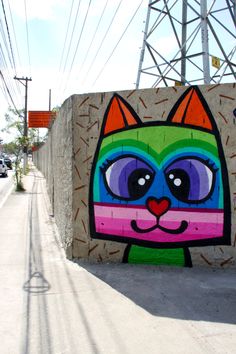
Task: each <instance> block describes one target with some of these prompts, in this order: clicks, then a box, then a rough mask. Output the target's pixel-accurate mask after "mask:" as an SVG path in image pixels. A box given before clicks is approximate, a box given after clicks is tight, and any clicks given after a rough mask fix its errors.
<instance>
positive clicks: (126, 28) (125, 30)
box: [93, 0, 143, 86]
mask: <svg viewBox="0 0 236 354" xmlns="http://www.w3.org/2000/svg"><path fill="white" fill-rule="evenodd" d="M142 3H143V0H141V2H140V4H139V5H138V7H137V9H136V10H135V12H134V14H133V16H132V17H131V19H130V21H129V23H128V24H127V26H126V27H125V29H124V31H123V33H122V35H121V36H120V38H119V40H118V42H117V43H116V45H115V47H114V48H113V50H112V52H111V54H110V55H109V57H108V58H107V60H106V62H105V64H104V65H103V67H102V69H101V70H100V72H99V74H98V76H97V77H96V79H95V80H94V82H93V86H94V85H95V83H96V82H97V80H98V79H99V77H100V76H101V74H102V72H103V70H104V69H105V67H106V65H107V63H108V62H109V60H110V59H111V57H112V55H113V54H114V52H115V50H116V48H117V47H118V45H119V43H120V41H121V40H122V38H123V37H124V35H125V33H126V32H127V30H128V28H129V26H130V24H131V23H132V21H133V19H134V18H135V16H136V14H137V12H138V10H139V8H140V6H141V5H142Z"/></svg>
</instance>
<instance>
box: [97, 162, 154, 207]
mask: <svg viewBox="0 0 236 354" xmlns="http://www.w3.org/2000/svg"><path fill="white" fill-rule="evenodd" d="M103 173H104V178H105V183H106V185H107V188H108V190H109V192H110V193H111V194H112V195H114V196H115V197H118V198H120V199H124V200H135V199H138V198H141V197H143V196H144V195H145V194H146V192H147V191H148V189H149V188H150V186H151V184H152V181H153V178H154V171H153V169H152V168H151V167H150V166H149V165H148V164H146V163H145V162H144V161H142V160H140V159H138V158H136V157H131V156H126V157H121V158H119V159H117V160H115V161H113V162H112V161H111V162H110V164H109V165H108V166H107V167H106V168H105V169H104V170H103Z"/></svg>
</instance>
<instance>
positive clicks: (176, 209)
mask: <svg viewBox="0 0 236 354" xmlns="http://www.w3.org/2000/svg"><path fill="white" fill-rule="evenodd" d="M94 205H95V206H102V207H109V208H120V209H126V210H127V209H135V210H137V209H143V210H145V209H146V207H145V206H142V205H134V204H132V205H131V204H120V205H119V206H117V204H112V203H98V202H95V203H94ZM171 210H173V211H179V210H184V211H191V212H193V213H198V212H199V211H200V212H203V213H215V212H219V211H222V212H223V209H218V208H212V209H208V208H196V209H193V208H171Z"/></svg>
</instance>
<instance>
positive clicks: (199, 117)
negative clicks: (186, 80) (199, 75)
mask: <svg viewBox="0 0 236 354" xmlns="http://www.w3.org/2000/svg"><path fill="white" fill-rule="evenodd" d="M167 120H168V121H171V122H172V123H179V124H181V125H193V126H196V127H199V128H203V129H207V130H211V131H212V130H213V122H214V119H213V117H212V114H211V112H210V110H209V107H208V105H207V103H206V101H205V99H204V98H203V96H202V94H201V92H200V90H199V89H198V87H197V86H194V87H190V88H189V89H188V90H187V91H185V93H184V94H183V96H181V97H180V99H179V100H178V101H177V103H176V104H175V106H174V107H173V109H172V110H171V112H170V114H169V116H168V118H167Z"/></svg>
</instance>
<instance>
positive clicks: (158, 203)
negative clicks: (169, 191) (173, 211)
mask: <svg viewBox="0 0 236 354" xmlns="http://www.w3.org/2000/svg"><path fill="white" fill-rule="evenodd" d="M147 208H148V210H149V211H150V213H152V214H153V215H155V216H157V217H160V216H162V215H163V214H165V213H166V212H167V211H168V210H169V208H170V200H169V199H168V198H161V199H156V198H148V200H147Z"/></svg>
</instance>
